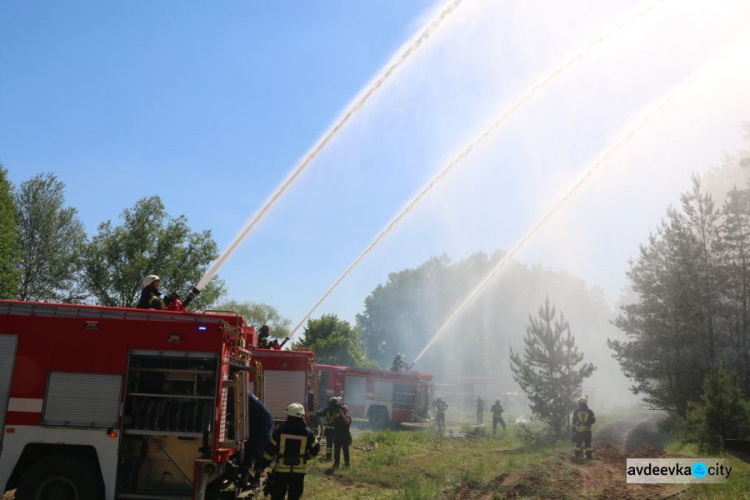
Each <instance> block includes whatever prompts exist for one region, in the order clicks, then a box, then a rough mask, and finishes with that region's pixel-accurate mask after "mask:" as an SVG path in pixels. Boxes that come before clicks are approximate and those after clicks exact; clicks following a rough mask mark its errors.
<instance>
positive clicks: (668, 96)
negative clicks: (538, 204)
mask: <svg viewBox="0 0 750 500" xmlns="http://www.w3.org/2000/svg"><path fill="white" fill-rule="evenodd" d="M726 45H729V44H726ZM726 45H725V48H726ZM719 52H721V53H723V52H724V50H722V49H720V50H719ZM716 59H718V55H715V56H714V57H712V58H711V59H710V61H709V62H707V63H705V64H704V65H702V66H701V68H700V69H698V70H697V71H695V72H693V74H692V75H691V76H689V77H688V78H686V79H685V80H683V81H682V82H681V83H679V84H677V85H676V86H674V87H672V89H671V90H669V91H667V93H665V94H664V95H663V96H662V97H661V98H659V99H658V100H657V101H655V102H654V104H652V105H651V106H649V108H648V110H647V111H646V113H645V115H644V116H643V118H641V119H640V120H639V121H638V122H637V123H636V125H634V126H633V127H631V128H630V129H628V131H627V132H625V133H624V134H623V135H622V136H621V137H620V138H619V139H618V140H617V142H615V143H614V144H613V145H612V146H609V147H608V148H606V149H605V150H604V152H602V154H600V155H599V157H598V158H597V160H596V161H594V162H593V163H592V164H591V165H590V166H589V168H588V169H586V171H585V172H584V173H583V175H582V176H581V178H580V179H578V181H576V183H575V184H573V186H572V187H571V188H570V189H569V190H568V191H567V192H566V193H565V194H564V195H563V197H562V198H561V199H560V200H559V201H558V202H557V203H556V204H555V205H554V206H553V207H552V208H551V209H550V210H549V211H548V212H547V213H546V214H545V215H544V216H543V217H542V218H541V219H539V221H537V222H536V223H535V224H534V226H532V228H531V229H530V230H529V231H528V232H527V233H526V234H525V235H524V236H523V237H522V238H521V239H520V240H519V241H518V243H516V245H515V246H514V247H513V248H511V249H510V251H508V253H507V254H505V256H503V258H502V259H500V261H499V262H498V263H497V264H496V265H495V267H493V268H492V269H491V270H490V272H489V273H488V274H487V276H485V277H484V278H483V279H482V281H481V282H480V283H479V285H477V286H476V288H474V290H473V291H472V292H471V293H470V294H469V295H468V296H467V297H466V299H465V300H464V301H463V302H462V303H461V305H459V306H458V308H457V309H456V311H455V312H454V313H453V314H452V315H451V316H450V318H448V321H446V322H445V324H443V326H442V327H441V328H440V330H438V332H437V333H436V334H435V335H434V336H433V337H432V339H430V341H429V342H428V343H427V345H426V346H425V347H424V349H422V351H421V352H420V353H419V354H418V355H417V357H416V358H414V363H416V362H418V361H419V360H420V359H421V358H422V356H424V354H425V352H427V350H428V349H429V348H430V347H432V346H433V345H434V344H435V343H436V342H437V341H438V340H439V339H440V337H442V336H443V334H445V332H446V331H448V329H449V328H450V326H451V325H452V324H453V322H454V321H456V319H458V317H459V316H460V315H461V314H462V313H463V312H464V311H465V310H466V308H467V307H468V306H469V304H471V302H473V301H474V299H475V298H476V297H477V296H478V295H479V294H480V293H481V292H482V291H483V290H484V288H485V287H486V286H487V284H488V283H489V282H490V281H491V280H492V278H493V277H494V276H495V275H496V274H497V273H498V272H499V271H500V270H501V269H502V268H503V267H505V264H507V263H508V261H509V260H510V259H511V258H512V257H513V256H514V255H515V254H516V253H517V252H518V251H519V250H520V249H521V248H522V247H523V246H524V245H525V244H526V242H528V240H529V239H531V237H532V236H534V234H535V233H536V232H537V231H538V230H539V229H540V228H541V227H542V226H544V224H545V223H546V222H547V221H548V220H549V219H550V218H551V217H552V216H553V215H554V214H555V213H556V212H557V211H558V210H559V209H560V208H561V207H562V206H563V205H564V204H565V203H566V202H567V201H568V200H569V199H570V198H571V197H572V196H573V195H574V194H575V193H576V192H577V191H578V189H579V188H580V187H581V186H582V185H583V184H584V183H585V182H586V181H587V180H588V179H589V178H591V177H592V176H593V174H594V173H595V172H596V171H597V170H598V169H599V167H601V166H602V165H603V164H605V163H606V162H607V161H608V160H609V159H610V158H611V157H612V156H614V155H615V154H616V153H617V152H618V151H619V150H620V149H622V148H623V147H624V146H626V145H627V144H628V143H629V142H630V141H631V140H632V139H633V138H634V137H635V136H636V135H637V133H638V132H639V131H640V129H641V128H642V127H643V126H644V125H646V123H647V122H648V121H650V120H651V118H653V117H654V115H656V114H657V113H659V112H660V111H662V110H663V109H664V108H666V107H667V105H668V104H669V103H670V102H671V101H672V100H673V99H674V98H675V96H676V95H677V94H679V93H681V92H683V91H684V90H685V89H686V88H687V87H688V86H689V85H690V84H692V83H693V81H695V80H696V79H697V78H699V77H700V76H702V74H703V73H704V72H705V71H706V68H709V67H711V66H712V65H713V64H712V63H713V62H714V61H715V60H716Z"/></svg>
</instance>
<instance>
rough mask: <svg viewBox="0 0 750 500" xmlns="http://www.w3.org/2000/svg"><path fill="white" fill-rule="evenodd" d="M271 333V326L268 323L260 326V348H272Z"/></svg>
mask: <svg viewBox="0 0 750 500" xmlns="http://www.w3.org/2000/svg"><path fill="white" fill-rule="evenodd" d="M270 335H271V327H269V326H268V325H263V326H261V327H260V330H258V347H259V348H260V349H270V348H271V340H270V338H269V336H270Z"/></svg>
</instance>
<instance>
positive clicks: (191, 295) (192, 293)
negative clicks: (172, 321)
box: [182, 287, 201, 307]
mask: <svg viewBox="0 0 750 500" xmlns="http://www.w3.org/2000/svg"><path fill="white" fill-rule="evenodd" d="M200 293H201V291H200V290H198V288H196V287H193V289H192V290H190V293H189V294H188V296H187V298H186V299H185V300H184V301H183V302H182V305H183V306H184V307H187V306H188V304H190V303H191V302H192V301H193V299H194V298H196V297H197V296H198V295H200Z"/></svg>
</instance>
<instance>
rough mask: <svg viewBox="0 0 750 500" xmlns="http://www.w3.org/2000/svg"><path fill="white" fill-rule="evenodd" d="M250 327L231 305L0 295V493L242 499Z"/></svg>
mask: <svg viewBox="0 0 750 500" xmlns="http://www.w3.org/2000/svg"><path fill="white" fill-rule="evenodd" d="M253 335H254V331H253V329H252V327H249V326H248V325H246V324H245V322H244V320H243V319H242V317H240V316H239V315H233V314H229V313H214V314H212V313H187V312H170V311H151V310H148V311H147V310H136V309H123V308H111V307H97V306H78V305H62V304H42V303H29V302H14V301H0V430H1V431H2V433H1V434H0V492H3V491H7V490H12V489H14V488H17V491H16V498H17V499H21V500H26V499H49V498H64V499H75V500H97V499H100V498H105V499H107V500H112V499H115V498H117V499H160V498H169V499H175V498H179V499H198V500H203V499H206V500H208V499H218V498H226V497H227V495H230V496H232V497H234V496H237V495H238V494H239V493H240V492H241V490H240V489H237V485H236V484H235V485H234V486H232V484H231V483H233V482H235V483H239V481H238V480H236V472H237V469H236V467H235V466H233V465H232V460H231V458H232V456H233V455H234V454H235V453H237V452H238V451H240V450H242V446H243V441H244V440H245V439H246V436H247V417H246V414H247V398H246V397H245V395H246V392H247V390H248V389H249V388H250V384H251V381H250V380H249V377H248V373H249V370H250V369H251V368H253V362H251V359H250V356H251V352H250V351H249V350H248V349H247V348H246V346H249V345H250V344H251V343H252V337H253ZM254 369H255V374H256V375H260V374H261V373H260V372H261V368H260V367H259V365H255V368H254ZM261 380H262V377H256V379H255V384H258V383H260V381H261ZM296 396H297V395H295V397H296ZM230 415H231V416H230Z"/></svg>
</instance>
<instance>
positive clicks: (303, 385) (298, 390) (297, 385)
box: [263, 370, 307, 420]
mask: <svg viewBox="0 0 750 500" xmlns="http://www.w3.org/2000/svg"><path fill="white" fill-rule="evenodd" d="M263 378H264V380H263V403H264V404H265V405H266V407H267V408H268V409H269V410H270V411H271V414H272V415H273V418H275V419H276V420H286V416H287V415H286V407H287V406H289V405H290V404H291V403H301V404H304V403H305V401H306V400H307V374H306V373H305V371H304V370H264V372H263Z"/></svg>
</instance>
